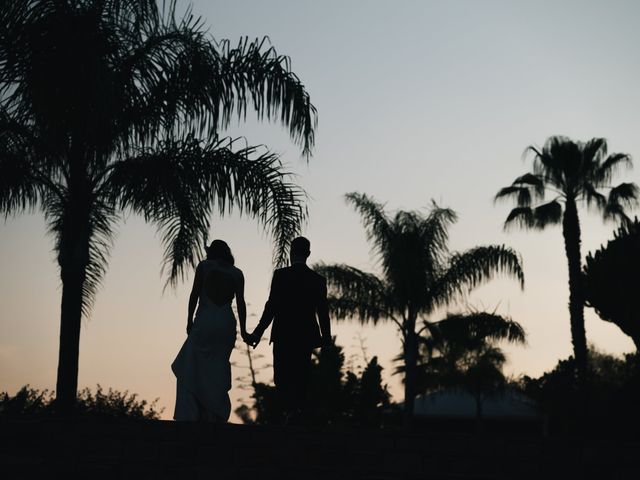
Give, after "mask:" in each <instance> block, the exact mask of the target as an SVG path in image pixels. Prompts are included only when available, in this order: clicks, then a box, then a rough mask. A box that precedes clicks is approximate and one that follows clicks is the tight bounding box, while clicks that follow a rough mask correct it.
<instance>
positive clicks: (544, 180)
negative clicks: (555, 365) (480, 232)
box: [495, 136, 638, 384]
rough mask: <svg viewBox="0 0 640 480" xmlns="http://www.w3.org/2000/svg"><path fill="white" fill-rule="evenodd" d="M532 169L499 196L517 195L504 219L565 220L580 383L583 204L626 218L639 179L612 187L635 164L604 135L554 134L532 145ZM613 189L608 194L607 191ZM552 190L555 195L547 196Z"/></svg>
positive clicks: (533, 224) (539, 223)
mask: <svg viewBox="0 0 640 480" xmlns="http://www.w3.org/2000/svg"><path fill="white" fill-rule="evenodd" d="M529 152H531V153H533V157H534V159H533V171H532V172H530V173H527V174H525V175H523V176H521V177H518V178H516V179H515V180H514V181H513V183H512V184H511V185H510V186H508V187H505V188H503V189H501V190H500V191H499V192H498V193H497V195H496V197H495V198H496V200H499V199H503V198H512V199H515V201H516V205H517V206H516V207H515V208H514V209H513V210H511V212H510V213H509V215H508V216H507V220H506V221H505V224H504V225H505V228H508V227H510V226H512V225H517V226H520V227H523V228H533V229H538V230H542V229H544V228H546V227H547V226H549V225H556V224H559V223H561V224H562V235H563V237H564V247H565V253H566V256H567V263H568V266H569V315H570V319H571V341H572V343H573V352H574V356H575V359H576V366H577V372H576V373H577V375H578V381H579V382H578V383H579V384H580V383H583V382H584V380H585V375H586V371H587V339H586V333H585V328H584V292H583V290H584V288H583V285H582V256H581V253H580V243H581V232H580V219H579V217H578V205H579V204H580V203H585V204H586V205H587V206H592V207H595V208H596V209H598V210H599V211H600V212H601V213H602V215H603V218H604V219H605V220H610V219H612V220H618V221H622V222H627V221H628V218H627V216H626V214H625V208H628V207H632V206H634V205H635V204H636V203H637V196H638V187H637V186H636V185H635V184H634V183H621V184H619V185H617V186H615V187H612V186H611V180H612V178H613V176H614V174H615V173H616V172H617V171H618V169H619V168H620V167H623V166H630V165H631V157H630V156H629V155H627V154H626V153H613V154H611V155H608V154H607V142H606V140H605V139H604V138H593V139H591V140H589V141H588V142H574V141H572V140H570V139H569V138H566V137H562V136H553V137H549V138H548V139H547V141H546V142H545V144H544V146H543V147H542V148H541V149H540V148H538V147H535V146H530V147H528V148H527V149H526V150H525V154H526V153H529ZM606 190H608V195H605V194H604V193H602V191H606ZM547 193H550V194H551V198H550V199H549V198H545V196H546V194H547Z"/></svg>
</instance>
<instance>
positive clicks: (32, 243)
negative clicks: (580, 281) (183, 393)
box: [0, 0, 640, 421]
mask: <svg viewBox="0 0 640 480" xmlns="http://www.w3.org/2000/svg"><path fill="white" fill-rule="evenodd" d="M179 5H180V6H181V8H182V9H184V8H186V6H188V5H189V2H179ZM192 5H193V13H194V14H195V15H201V16H202V17H203V20H204V22H205V24H206V25H208V26H210V33H211V35H212V36H213V37H214V38H215V39H225V38H227V39H230V40H231V42H232V43H236V42H237V41H238V40H239V38H240V37H241V36H248V37H249V38H251V39H253V38H256V37H263V36H269V39H270V42H271V44H272V45H273V46H274V47H275V48H276V50H277V51H278V52H279V53H281V54H286V55H288V56H290V57H291V60H292V68H293V70H294V71H295V73H296V74H297V75H298V76H299V77H300V79H301V81H302V82H303V83H304V84H305V86H306V87H307V89H308V91H309V93H310V95H311V99H312V102H313V103H314V105H315V106H316V107H317V109H318V115H319V125H318V130H317V135H316V139H317V146H316V149H315V151H314V155H313V157H312V158H311V159H310V160H309V162H308V163H307V162H306V160H305V159H303V158H302V157H301V156H300V151H299V149H298V148H297V147H296V146H295V145H293V144H292V143H291V141H290V139H289V137H288V134H287V132H286V131H284V130H283V129H282V128H281V126H280V125H279V124H259V123H257V122H256V121H255V119H253V118H249V119H248V121H247V122H246V123H238V124H237V125H234V127H233V128H232V129H230V130H228V131H227V132H224V134H225V135H230V136H232V137H239V136H243V137H245V138H246V142H247V143H249V144H263V145H265V146H266V147H268V148H269V149H270V150H271V151H274V152H278V153H280V154H281V155H282V160H283V161H284V162H285V163H286V164H287V166H288V168H289V169H290V170H291V171H293V172H295V173H296V174H297V177H296V180H297V181H298V182H299V183H300V185H301V186H303V187H304V188H305V189H306V191H307V193H308V194H309V203H308V206H309V223H308V225H307V226H306V227H305V229H304V234H305V235H306V236H308V237H309V238H310V240H311V242H312V256H311V261H312V262H316V261H324V262H331V263H333V262H340V263H348V264H350V265H353V266H356V267H358V268H361V269H364V270H368V271H374V272H375V271H377V270H376V264H375V262H374V259H373V258H372V257H371V255H370V253H371V252H370V248H369V245H368V244H367V242H366V239H365V234H364V230H363V228H362V225H361V223H360V218H359V216H358V215H357V214H356V213H355V212H354V211H353V209H352V208H351V207H349V206H347V205H346V204H345V202H344V194H345V193H347V192H352V191H356V192H362V193H367V194H369V195H372V196H373V197H375V198H376V199H377V200H379V201H382V202H386V204H387V207H388V209H389V211H390V212H393V211H394V210H396V209H416V210H418V209H425V208H426V207H428V205H429V204H430V201H431V199H435V200H436V201H437V202H438V203H439V204H440V205H441V206H446V207H450V208H452V209H454V210H455V211H456V212H457V213H458V215H459V221H458V222H457V224H456V225H455V226H454V227H453V228H452V229H451V232H450V233H451V248H452V249H453V250H464V249H467V248H471V247H474V246H477V245H486V244H506V245H508V246H511V247H513V248H514V249H516V250H517V251H518V252H519V253H520V254H521V255H522V258H523V261H524V273H525V289H524V291H521V290H520V288H519V286H518V285H517V283H516V282H515V281H513V280H507V279H500V280H497V281H493V282H491V283H489V284H488V285H487V286H485V287H482V288H480V289H477V290H476V291H474V293H473V294H472V295H471V296H470V297H469V299H468V302H467V303H464V304H460V305H458V306H452V307H451V308H450V309H449V310H450V311H464V310H465V309H468V308H475V309H487V310H490V311H494V310H495V311H496V312H497V313H500V314H503V315H508V316H510V317H512V318H513V319H514V320H516V321H518V322H520V323H522V324H523V325H524V327H525V328H526V331H527V334H528V343H527V345H526V346H525V347H513V348H511V347H509V348H507V349H506V350H507V352H508V353H509V363H508V366H507V371H508V373H509V374H511V375H520V374H524V373H526V374H529V375H539V374H540V373H542V372H543V371H545V370H547V369H550V368H552V367H553V366H554V365H555V363H556V362H557V361H558V359H560V358H565V357H567V356H568V355H570V354H571V342H570V332H569V313H568V309H567V303H568V284H567V267H566V259H565V255H564V247H563V243H562V235H561V231H560V228H558V227H556V228H550V229H549V230H547V231H544V232H532V231H529V232H527V231H519V230H513V231H509V232H504V231H503V229H502V224H503V222H504V219H505V218H506V215H507V213H508V211H509V209H510V207H511V204H509V203H504V204H502V203H501V204H497V205H494V204H493V196H494V195H495V193H496V192H497V191H498V190H499V189H500V188H501V187H503V186H506V185H507V184H509V183H510V182H511V181H512V180H513V179H514V178H515V177H516V176H518V175H521V174H523V173H525V172H526V171H528V170H529V169H530V167H531V158H526V159H525V160H524V161H523V160H522V153H523V151H524V149H525V148H526V147H527V146H528V145H530V144H535V145H542V144H543V143H544V141H545V139H546V138H547V137H548V136H550V135H554V134H562V135H567V136H569V137H571V138H573V139H576V140H587V139H589V138H591V137H595V136H599V137H605V138H607V140H608V141H609V150H610V151H611V152H626V153H630V154H631V155H632V156H634V157H636V158H638V161H640V55H638V53H637V51H638V47H639V46H640V30H639V29H638V28H637V22H638V19H639V18H640V3H638V2H635V1H632V0H629V1H606V2H605V1H587V0H576V1H557V0H555V1H543V0H535V1H517V2H514V1H507V0H504V1H486V0H485V1H475V0H467V1H455V0H454V1H444V0H443V1H437V2H435V1H425V0H420V1H418V0H416V1H406V0H404V1H395V2H391V1H373V0H368V1H360V2H356V1H344V0H341V1H337V0H336V1H333V0H331V1H330V0H323V1H311V0H288V1H284V0H282V1H274V0H271V1H268V2H266V1H263V0H255V1H244V0H235V1H233V2H232V1H227V2H223V1H213V0H201V1H196V2H193V3H192ZM615 180H616V181H617V182H620V181H626V182H630V181H633V182H636V183H640V166H639V168H636V169H635V170H631V171H627V172H622V173H621V174H620V175H619V176H618V177H617V178H616V179H615ZM424 211H426V210H424ZM580 213H581V220H582V227H583V256H585V255H586V254H587V252H588V251H590V250H594V249H596V248H597V247H598V246H599V245H600V244H602V243H604V242H606V240H607V239H609V238H611V237H612V232H613V229H614V225H613V224H603V223H602V221H601V219H600V217H599V216H598V215H597V214H595V213H593V212H588V211H587V210H586V209H583V210H582V211H581V212H580ZM633 213H635V214H637V212H633ZM210 237H211V238H212V239H213V238H222V239H224V240H226V241H227V242H228V243H229V245H230V246H231V248H232V250H233V253H234V255H235V257H236V262H237V266H238V267H240V268H241V269H242V270H243V271H244V273H245V277H246V282H247V286H246V297H247V301H248V302H249V312H250V313H253V314H255V315H259V314H260V313H261V308H262V306H263V305H264V302H265V300H266V297H267V293H268V288H269V283H270V280H271V270H272V265H271V252H272V245H271V243H270V239H269V237H268V236H266V235H265V234H264V233H263V232H262V231H261V229H260V227H259V225H258V224H257V223H256V222H255V221H254V220H251V219H249V218H240V217H238V216H235V215H232V216H230V217H228V218H225V219H219V218H217V217H216V218H214V221H213V228H212V230H211V235H210ZM52 248H53V241H52V238H51V237H49V236H47V235H46V229H45V222H44V219H43V217H42V215H41V214H40V213H39V212H34V213H31V214H24V215H20V216H18V217H15V218H8V219H7V220H6V221H3V223H0V265H1V269H0V390H8V391H9V392H11V393H13V392H15V391H16V390H17V389H18V388H20V386H22V385H24V384H30V385H31V386H32V387H36V388H49V389H52V388H53V387H54V385H55V378H56V366H57V354H58V334H59V320H60V319H59V316H60V309H59V304H60V281H59V277H58V270H57V265H56V264H55V261H54V260H55V258H54V254H53V253H52ZM161 258H162V247H161V244H160V239H159V238H158V235H157V234H156V232H155V230H154V228H153V227H152V226H150V225H147V224H145V223H144V221H143V220H142V219H141V218H139V217H136V216H134V215H127V216H126V218H125V221H123V222H122V223H121V227H120V230H119V234H118V236H117V238H116V241H115V245H114V248H113V251H112V255H111V261H110V265H109V271H108V273H107V276H106V278H105V280H104V283H103V285H102V288H101V289H100V291H99V293H98V297H97V300H96V303H95V307H94V309H93V312H92V314H91V317H90V318H87V319H86V320H84V322H83V330H82V334H81V345H80V376H79V384H80V386H81V387H84V386H90V387H95V385H96V384H97V383H99V384H101V385H102V386H103V387H113V388H116V389H118V390H129V391H130V392H136V393H138V394H139V395H140V397H141V398H144V399H147V400H152V399H154V398H156V397H159V398H160V402H159V404H160V405H161V406H164V407H166V409H165V411H164V414H163V416H164V418H170V417H171V415H172V413H173V406H174V396H175V391H174V390H175V378H174V376H173V374H172V372H171V370H170V364H171V362H172V360H173V358H174V357H175V355H176V354H177V352H178V350H179V348H180V346H181V344H182V342H183V341H184V339H185V325H186V315H187V301H188V294H189V290H190V287H191V284H190V282H191V281H192V280H193V275H190V276H189V278H188V279H187V281H186V282H185V283H182V284H180V285H179V286H178V288H176V289H170V288H168V289H166V290H165V291H164V292H163V286H164V283H165V280H166V279H165V278H163V277H161V275H160V262H161ZM442 314H443V312H440V313H439V315H435V316H434V317H433V318H432V320H437V319H438V318H440V316H441V315H442ZM586 319H587V320H586V327H587V337H588V340H589V342H591V343H593V344H595V345H596V346H597V347H598V348H599V349H601V350H603V351H606V352H610V353H616V354H620V353H623V352H630V351H632V350H633V344H632V342H631V340H630V339H629V338H628V337H626V336H625V335H623V334H622V333H621V332H620V331H619V330H618V329H617V327H615V326H613V325H611V324H608V323H606V322H603V321H602V320H600V319H599V318H598V317H597V316H596V314H595V313H594V312H593V311H592V310H590V309H587V310H586ZM248 323H249V327H250V328H251V329H252V328H253V327H254V326H255V324H256V323H257V319H256V317H255V316H251V317H250V318H249V321H248ZM333 331H334V334H336V335H337V343H338V344H339V345H342V346H344V347H345V348H346V353H347V356H348V357H349V358H350V362H352V363H353V364H354V367H357V365H359V364H361V363H362V359H361V352H360V347H359V340H358V337H361V338H362V339H363V340H364V344H365V345H366V348H367V350H368V354H369V355H370V356H373V355H378V356H379V358H380V360H381V363H382V365H383V366H384V367H385V370H384V372H383V375H384V377H385V380H386V382H387V383H388V384H389V386H390V389H391V391H392V393H393V395H394V398H395V399H396V400H401V399H402V395H401V388H400V378H399V377H398V376H391V372H392V370H393V367H394V364H393V362H392V361H391V359H392V358H393V357H394V356H395V355H396V354H397V353H398V352H399V351H400V341H399V339H398V336H397V334H396V332H395V327H394V326H393V325H391V324H384V325H378V326H376V327H373V326H365V327H362V326H360V325H359V324H357V323H356V322H348V323H342V324H338V323H335V322H334V323H333ZM265 337H267V335H265ZM243 352H244V344H242V342H241V341H240V339H239V337H238V340H237V342H236V351H235V352H234V354H233V355H232V360H233V361H235V362H237V363H238V364H239V365H240V366H242V365H245V364H246V362H245V357H244V356H243ZM255 353H257V354H260V355H263V356H264V358H263V359H261V360H259V362H258V363H259V364H266V363H270V361H271V350H270V348H269V347H268V345H267V342H266V338H265V339H263V342H262V343H261V344H260V346H259V347H258V348H257V349H256V351H255ZM243 373H244V371H243V370H242V369H240V368H236V369H235V370H234V377H237V376H239V375H242V374H243ZM260 376H261V379H262V380H263V381H270V380H271V369H270V368H269V369H265V370H263V371H262V372H261V374H260ZM236 383H237V382H236ZM248 397H249V392H248V391H242V390H240V389H238V388H234V390H233V391H232V394H231V398H232V401H233V402H234V408H235V406H237V405H238V403H237V399H239V398H245V399H248ZM232 421H234V417H232Z"/></svg>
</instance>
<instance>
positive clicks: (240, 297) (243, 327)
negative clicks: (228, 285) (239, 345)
mask: <svg viewBox="0 0 640 480" xmlns="http://www.w3.org/2000/svg"><path fill="white" fill-rule="evenodd" d="M236 307H237V308H238V321H239V322H240V334H241V335H242V338H244V337H246V335H247V304H246V302H245V301H244V275H242V272H240V277H239V279H238V286H237V288H236Z"/></svg>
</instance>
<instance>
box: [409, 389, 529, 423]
mask: <svg viewBox="0 0 640 480" xmlns="http://www.w3.org/2000/svg"><path fill="white" fill-rule="evenodd" d="M413 411H414V413H415V415H416V416H424V417H458V418H473V417H475V416H476V401H475V398H474V397H473V395H471V394H470V393H468V392H465V391H463V390H453V389H451V390H441V391H438V392H434V393H429V394H427V395H418V396H417V397H416V401H415V407H414V410H413ZM482 415H483V416H484V417H487V418H491V417H493V418H503V417H510V418H535V417H540V416H541V414H540V412H538V410H537V409H536V407H535V404H534V402H533V401H532V400H531V399H530V398H529V397H527V396H525V395H523V394H521V393H520V392H517V391H515V390H512V389H507V390H506V391H504V392H503V393H501V394H494V395H491V396H489V397H487V398H486V399H485V400H484V401H483V403H482Z"/></svg>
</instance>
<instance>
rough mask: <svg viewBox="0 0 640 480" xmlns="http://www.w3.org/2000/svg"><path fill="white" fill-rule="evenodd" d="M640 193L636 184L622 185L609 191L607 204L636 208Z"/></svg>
mask: <svg viewBox="0 0 640 480" xmlns="http://www.w3.org/2000/svg"><path fill="white" fill-rule="evenodd" d="M639 192H640V190H639V189H638V185H636V184H635V183H621V184H619V185H617V186H615V187H613V188H612V189H611V190H610V191H609V196H608V198H607V203H608V204H617V205H621V206H622V207H624V208H633V207H636V206H637V205H638V193H639Z"/></svg>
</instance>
